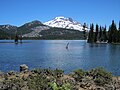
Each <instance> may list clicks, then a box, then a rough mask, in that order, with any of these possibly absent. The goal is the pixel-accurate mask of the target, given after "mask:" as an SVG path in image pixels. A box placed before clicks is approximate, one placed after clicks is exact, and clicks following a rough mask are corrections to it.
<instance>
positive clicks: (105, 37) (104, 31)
mask: <svg viewBox="0 0 120 90" xmlns="http://www.w3.org/2000/svg"><path fill="white" fill-rule="evenodd" d="M103 38H104V42H106V41H107V34H106V25H105V27H104V30H103Z"/></svg>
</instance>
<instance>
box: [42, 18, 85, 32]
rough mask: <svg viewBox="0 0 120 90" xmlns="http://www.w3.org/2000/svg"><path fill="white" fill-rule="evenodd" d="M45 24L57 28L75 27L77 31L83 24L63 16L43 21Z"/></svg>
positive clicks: (81, 28)
mask: <svg viewBox="0 0 120 90" xmlns="http://www.w3.org/2000/svg"><path fill="white" fill-rule="evenodd" d="M44 24H45V25H48V26H51V27H58V28H66V29H75V30H79V31H83V25H82V24H81V23H79V22H77V21H75V20H73V19H72V18H66V17H63V16H60V17H56V18H54V19H53V20H50V21H48V22H45V23H44Z"/></svg>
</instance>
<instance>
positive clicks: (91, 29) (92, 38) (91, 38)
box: [87, 23, 94, 43]
mask: <svg viewBox="0 0 120 90" xmlns="http://www.w3.org/2000/svg"><path fill="white" fill-rule="evenodd" d="M87 42H88V43H93V42H94V25H93V23H92V24H91V25H90V31H89V36H88V41H87Z"/></svg>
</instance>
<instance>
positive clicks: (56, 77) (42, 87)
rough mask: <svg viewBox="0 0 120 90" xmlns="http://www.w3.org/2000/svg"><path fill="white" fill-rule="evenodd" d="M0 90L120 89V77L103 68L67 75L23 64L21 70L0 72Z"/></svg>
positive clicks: (61, 71) (57, 70) (78, 71)
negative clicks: (30, 68)
mask: <svg viewBox="0 0 120 90" xmlns="http://www.w3.org/2000/svg"><path fill="white" fill-rule="evenodd" d="M0 90H120V77H114V76H112V74H111V73H109V72H107V71H105V70H104V69H103V68H96V69H92V70H89V71H83V70H81V69H79V70H75V71H73V72H71V73H70V74H67V75H65V74H64V71H63V70H59V69H55V70H52V69H40V68H39V69H34V70H29V67H28V66H27V65H25V64H23V65H20V72H15V71H10V72H8V73H2V72H1V73H0Z"/></svg>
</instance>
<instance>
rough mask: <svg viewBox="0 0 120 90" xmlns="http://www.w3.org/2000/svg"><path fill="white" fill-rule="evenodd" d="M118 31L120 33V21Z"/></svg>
mask: <svg viewBox="0 0 120 90" xmlns="http://www.w3.org/2000/svg"><path fill="white" fill-rule="evenodd" d="M118 30H119V31H120V21H119V28H118Z"/></svg>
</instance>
